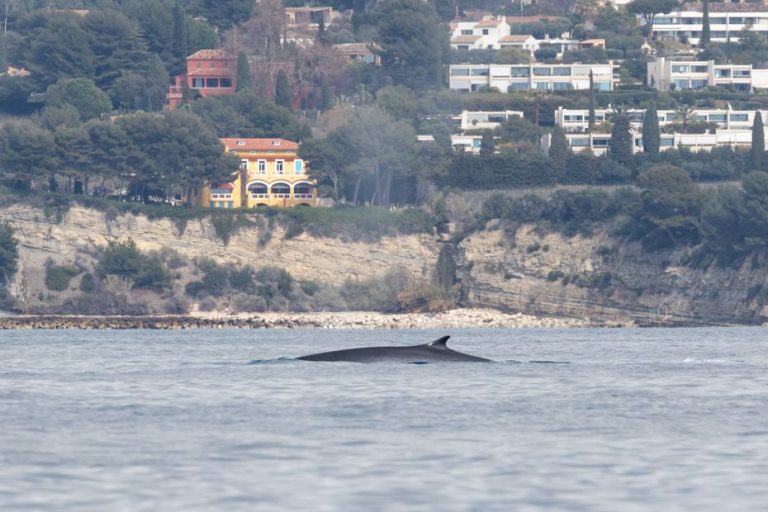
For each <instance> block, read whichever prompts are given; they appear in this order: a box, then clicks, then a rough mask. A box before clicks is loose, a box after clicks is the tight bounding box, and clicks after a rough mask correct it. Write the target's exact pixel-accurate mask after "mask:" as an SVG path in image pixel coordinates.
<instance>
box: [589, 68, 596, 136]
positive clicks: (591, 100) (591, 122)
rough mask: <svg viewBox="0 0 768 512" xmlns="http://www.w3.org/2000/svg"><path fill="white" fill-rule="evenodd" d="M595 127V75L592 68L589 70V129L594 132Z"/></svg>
mask: <svg viewBox="0 0 768 512" xmlns="http://www.w3.org/2000/svg"><path fill="white" fill-rule="evenodd" d="M594 127H595V77H594V75H593V74H592V70H591V69H590V70H589V118H588V131H589V132H590V133H592V129H593V128H594Z"/></svg>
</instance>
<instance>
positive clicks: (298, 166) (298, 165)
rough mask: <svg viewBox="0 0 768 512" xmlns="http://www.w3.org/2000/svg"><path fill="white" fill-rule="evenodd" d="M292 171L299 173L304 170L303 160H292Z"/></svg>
mask: <svg viewBox="0 0 768 512" xmlns="http://www.w3.org/2000/svg"><path fill="white" fill-rule="evenodd" d="M293 172H294V173H295V174H301V173H303V172H304V160H300V159H296V160H294V161H293Z"/></svg>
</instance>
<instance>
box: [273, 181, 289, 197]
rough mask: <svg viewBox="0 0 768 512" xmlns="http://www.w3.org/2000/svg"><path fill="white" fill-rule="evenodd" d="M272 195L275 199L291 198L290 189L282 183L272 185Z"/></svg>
mask: <svg viewBox="0 0 768 512" xmlns="http://www.w3.org/2000/svg"><path fill="white" fill-rule="evenodd" d="M272 194H274V196H275V197H281V198H287V197H291V187H289V186H288V185H285V184H283V183H275V184H274V185H272Z"/></svg>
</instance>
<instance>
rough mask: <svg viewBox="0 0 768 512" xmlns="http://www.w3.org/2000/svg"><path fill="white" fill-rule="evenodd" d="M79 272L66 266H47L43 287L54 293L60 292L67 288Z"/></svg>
mask: <svg viewBox="0 0 768 512" xmlns="http://www.w3.org/2000/svg"><path fill="white" fill-rule="evenodd" d="M79 273H80V272H79V271H78V270H77V269H76V268H74V267H69V266H66V265H48V266H47V267H46V269H45V287H46V288H48V289H49V290H51V291H54V292H62V291H64V290H66V289H67V288H68V287H69V282H70V281H71V280H72V278H73V277H75V276H76V275H77V274H79Z"/></svg>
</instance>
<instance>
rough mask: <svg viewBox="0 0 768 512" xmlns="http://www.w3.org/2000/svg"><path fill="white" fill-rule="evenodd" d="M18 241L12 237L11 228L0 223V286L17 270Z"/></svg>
mask: <svg viewBox="0 0 768 512" xmlns="http://www.w3.org/2000/svg"><path fill="white" fill-rule="evenodd" d="M18 245H19V242H18V241H17V240H16V239H15V238H14V237H13V228H12V227H11V226H10V225H9V224H7V223H3V224H0V286H5V284H6V283H7V282H8V280H9V279H11V278H12V277H13V276H14V274H16V270H17V268H18V267H17V262H18V260H19V249H18Z"/></svg>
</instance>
